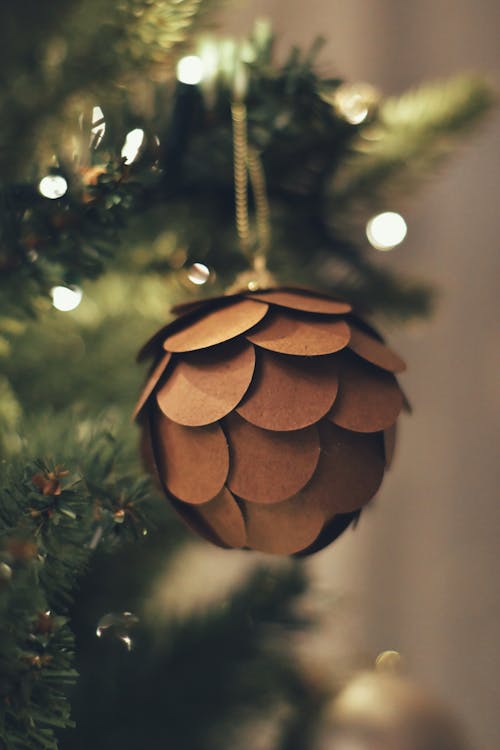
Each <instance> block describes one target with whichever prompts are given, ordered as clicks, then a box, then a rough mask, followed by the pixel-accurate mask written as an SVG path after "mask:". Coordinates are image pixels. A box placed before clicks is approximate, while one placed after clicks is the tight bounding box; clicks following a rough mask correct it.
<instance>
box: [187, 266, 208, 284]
mask: <svg viewBox="0 0 500 750" xmlns="http://www.w3.org/2000/svg"><path fill="white" fill-rule="evenodd" d="M187 277H188V279H189V281H190V282H191V283H192V284H196V286H201V285H202V284H206V283H207V281H208V280H209V278H210V269H209V268H208V266H206V265H205V264H204V263H193V265H192V266H191V267H190V268H189V270H188V272H187Z"/></svg>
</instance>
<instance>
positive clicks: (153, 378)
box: [132, 352, 172, 419]
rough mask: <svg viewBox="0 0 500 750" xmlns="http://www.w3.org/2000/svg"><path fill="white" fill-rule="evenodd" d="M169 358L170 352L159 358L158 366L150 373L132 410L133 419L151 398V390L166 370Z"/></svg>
mask: <svg viewBox="0 0 500 750" xmlns="http://www.w3.org/2000/svg"><path fill="white" fill-rule="evenodd" d="M171 357H172V355H171V354H170V352H167V353H166V354H165V355H164V356H163V357H162V358H161V360H160V361H159V362H158V364H157V365H156V367H155V368H154V369H153V371H152V372H151V374H150V376H149V377H148V379H147V381H146V385H145V386H144V389H143V391H142V393H141V395H140V397H139V400H138V402H137V404H136V405H135V409H134V411H133V413H132V417H133V419H135V418H136V417H137V415H138V414H139V412H140V411H141V409H142V407H143V406H144V404H145V403H146V401H147V400H148V398H149V397H150V396H151V394H152V392H153V390H154V388H155V385H156V384H157V382H158V381H159V379H160V378H161V376H162V375H163V373H164V372H165V369H166V367H167V365H168V363H169V362H170V358H171Z"/></svg>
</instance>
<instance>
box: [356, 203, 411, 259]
mask: <svg viewBox="0 0 500 750" xmlns="http://www.w3.org/2000/svg"><path fill="white" fill-rule="evenodd" d="M406 232H407V227H406V221H405V220H404V219H403V217H402V216H401V214H398V213H396V212H395V211H384V213H381V214H377V215H376V216H373V217H372V218H371V219H370V221H369V222H368V223H367V225H366V236H367V237H368V240H369V242H370V244H371V245H373V247H374V248H376V249H377V250H392V248H393V247H396V245H399V244H400V243H401V242H403V240H404V238H405V237H406Z"/></svg>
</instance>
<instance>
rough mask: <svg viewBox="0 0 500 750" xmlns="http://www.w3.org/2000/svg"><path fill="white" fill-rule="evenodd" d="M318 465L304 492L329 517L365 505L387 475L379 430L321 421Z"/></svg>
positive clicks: (303, 494) (304, 495)
mask: <svg viewBox="0 0 500 750" xmlns="http://www.w3.org/2000/svg"><path fill="white" fill-rule="evenodd" d="M319 431H320V440H321V455H320V458H319V463H318V468H317V469H316V472H315V474H314V476H313V478H312V480H311V481H310V482H309V484H308V485H307V486H306V487H305V488H304V489H303V490H302V492H301V494H302V496H303V497H305V498H306V499H309V500H310V501H311V502H318V503H319V504H320V506H321V507H322V508H323V511H324V513H325V518H326V520H328V519H331V518H333V516H334V515H336V514H337V513H350V512H351V511H354V510H358V509H359V508H361V507H362V506H363V505H365V504H366V503H367V502H368V500H370V498H371V497H373V495H374V494H375V493H376V491H377V490H378V488H379V486H380V483H381V482H382V477H383V476H384V468H385V462H384V450H383V445H382V437H381V435H380V434H378V433H372V434H368V435H367V434H362V433H357V432H351V431H350V430H343V429H342V428H341V427H337V426H336V425H333V424H331V423H330V422H328V421H326V420H323V421H322V422H320V425H319Z"/></svg>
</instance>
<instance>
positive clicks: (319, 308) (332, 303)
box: [249, 289, 352, 315]
mask: <svg viewBox="0 0 500 750" xmlns="http://www.w3.org/2000/svg"><path fill="white" fill-rule="evenodd" d="M249 296H250V295H249ZM250 298H251V299H258V300H261V301H262V302H271V303H272V304H273V305H278V306H279V307H288V308H290V309H291V310H302V311H303V312H310V313H319V314H323V315H340V314H342V313H348V312H350V311H351V310H352V307H351V305H350V304H349V303H348V302H341V301H340V300H336V299H331V298H329V297H320V296H318V295H313V294H308V293H307V292H296V291H293V292H292V291H287V290H286V289H281V290H274V291H268V292H255V293H254V294H252V295H251V296H250Z"/></svg>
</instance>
